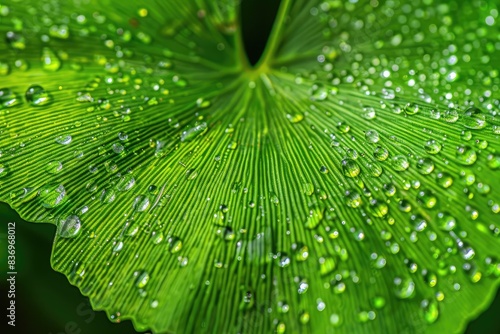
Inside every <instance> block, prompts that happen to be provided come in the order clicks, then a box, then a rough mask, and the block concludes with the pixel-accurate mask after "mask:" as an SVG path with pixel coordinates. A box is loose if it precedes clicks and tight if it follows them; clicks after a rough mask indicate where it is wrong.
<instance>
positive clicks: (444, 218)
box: [437, 211, 457, 231]
mask: <svg viewBox="0 0 500 334" xmlns="http://www.w3.org/2000/svg"><path fill="white" fill-rule="evenodd" d="M437 223H438V227H439V228H440V229H441V230H444V231H452V230H453V229H454V228H455V227H456V226H457V222H456V220H455V218H454V217H453V216H452V215H451V214H450V213H448V212H446V211H445V212H439V213H438V214H437Z"/></svg>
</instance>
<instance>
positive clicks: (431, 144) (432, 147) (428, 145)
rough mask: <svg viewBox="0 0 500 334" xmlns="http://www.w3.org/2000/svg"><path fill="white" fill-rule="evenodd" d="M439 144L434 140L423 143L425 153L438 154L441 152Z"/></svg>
mask: <svg viewBox="0 0 500 334" xmlns="http://www.w3.org/2000/svg"><path fill="white" fill-rule="evenodd" d="M441 147H442V146H441V144H440V143H439V142H437V141H436V140H434V139H429V140H428V141H426V142H425V145H424V148H425V151H426V152H427V153H430V154H438V153H439V152H440V151H441Z"/></svg>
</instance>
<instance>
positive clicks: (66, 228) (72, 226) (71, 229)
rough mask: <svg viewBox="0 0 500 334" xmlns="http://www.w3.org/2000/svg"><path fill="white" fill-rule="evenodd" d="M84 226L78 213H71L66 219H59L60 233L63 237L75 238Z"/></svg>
mask: <svg viewBox="0 0 500 334" xmlns="http://www.w3.org/2000/svg"><path fill="white" fill-rule="evenodd" d="M81 228H82V223H81V221H80V218H79V217H78V216H76V215H70V216H68V217H66V219H62V220H60V221H59V229H58V234H59V236H60V237H62V238H74V237H76V236H77V235H78V233H79V232H80V230H81Z"/></svg>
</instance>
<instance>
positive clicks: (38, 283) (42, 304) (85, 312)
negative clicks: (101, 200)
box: [0, 203, 500, 334]
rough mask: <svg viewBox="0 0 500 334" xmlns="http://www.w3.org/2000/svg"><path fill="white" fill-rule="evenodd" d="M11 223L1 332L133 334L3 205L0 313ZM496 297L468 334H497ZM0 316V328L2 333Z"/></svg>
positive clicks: (37, 227)
mask: <svg viewBox="0 0 500 334" xmlns="http://www.w3.org/2000/svg"><path fill="white" fill-rule="evenodd" d="M10 221H14V222H16V267H17V273H18V274H17V280H16V328H15V330H14V331H13V330H12V328H7V331H4V330H0V332H1V333H37V334H38V333H41V334H87V333H107V334H114V333H120V334H122V333H123V334H128V333H131V334H132V333H136V331H135V330H134V327H133V326H132V323H131V322H130V321H123V322H122V323H119V324H115V323H112V322H110V321H109V320H108V318H107V316H106V314H105V313H104V312H102V311H93V310H92V309H91V307H90V304H89V301H88V298H86V297H84V296H82V295H81V294H80V292H79V291H78V289H77V288H76V287H74V286H72V285H71V284H70V283H69V282H68V280H67V279H66V277H65V276H64V275H62V274H60V273H58V272H55V271H54V270H52V268H51V267H50V254H51V249H52V241H53V238H54V234H55V226H53V225H49V224H34V223H28V222H25V221H23V220H22V219H21V218H19V216H18V215H17V213H16V212H15V211H14V210H12V209H11V208H10V207H9V206H8V205H6V204H5V203H0V248H1V252H2V253H1V254H2V256H1V257H0V262H1V265H0V267H1V268H2V273H1V277H2V279H1V282H0V290H1V292H0V293H1V294H2V298H1V299H2V306H1V307H2V310H5V308H6V307H7V304H6V300H7V298H6V295H7V284H6V268H7V257H6V250H7V223H8V222H10ZM499 314H500V293H497V295H496V298H495V300H494V301H493V304H492V305H491V306H490V307H489V309H488V310H487V311H486V312H484V313H483V314H482V315H480V316H479V317H478V318H477V319H476V320H474V321H473V322H471V323H470V324H469V326H468V328H467V330H466V333H467V334H476V333H481V334H498V333H500V320H499ZM5 323H6V320H5V318H4V316H2V324H1V325H0V328H5V327H4V326H5V325H6V324H5Z"/></svg>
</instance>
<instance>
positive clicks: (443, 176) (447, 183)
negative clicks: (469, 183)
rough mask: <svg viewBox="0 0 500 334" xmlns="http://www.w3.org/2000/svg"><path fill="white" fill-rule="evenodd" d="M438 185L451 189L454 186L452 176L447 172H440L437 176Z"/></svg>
mask: <svg viewBox="0 0 500 334" xmlns="http://www.w3.org/2000/svg"><path fill="white" fill-rule="evenodd" d="M436 180H437V183H438V184H439V185H440V186H441V187H443V188H449V187H451V185H452V184H453V178H452V177H451V175H450V174H448V173H446V172H440V173H438V174H437V179H436Z"/></svg>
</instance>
